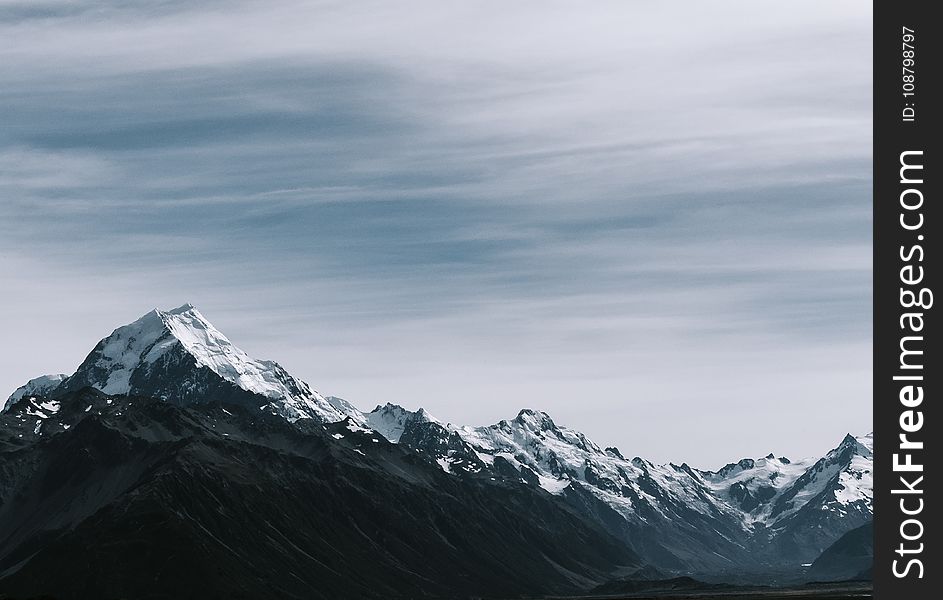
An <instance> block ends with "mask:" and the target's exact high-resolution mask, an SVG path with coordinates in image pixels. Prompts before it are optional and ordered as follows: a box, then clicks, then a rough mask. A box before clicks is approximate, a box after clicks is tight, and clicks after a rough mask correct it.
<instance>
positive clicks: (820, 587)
mask: <svg viewBox="0 0 943 600" xmlns="http://www.w3.org/2000/svg"><path fill="white" fill-rule="evenodd" d="M872 587H873V586H872V584H871V583H869V582H854V583H829V584H810V585H803V586H797V587H788V588H768V589H764V588H739V589H725V590H701V591H694V590H692V591H688V592H678V591H665V592H653V591H649V592H642V593H638V594H628V595H625V594H623V595H617V596H584V597H580V598H579V599H577V598H568V599H566V600H753V599H755V600H859V599H861V598H871V597H872ZM558 600H564V599H562V598H560V599H558Z"/></svg>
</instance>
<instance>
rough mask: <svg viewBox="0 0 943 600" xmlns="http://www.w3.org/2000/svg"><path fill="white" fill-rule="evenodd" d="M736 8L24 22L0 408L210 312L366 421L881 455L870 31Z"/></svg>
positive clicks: (184, 8)
mask: <svg viewBox="0 0 943 600" xmlns="http://www.w3.org/2000/svg"><path fill="white" fill-rule="evenodd" d="M719 4H720V5H722V6H723V8H724V9H723V10H720V9H718V8H717V6H714V5H705V4H703V3H696V2H689V3H687V6H686V9H685V10H686V11H687V13H688V16H689V17H690V18H687V19H684V21H683V22H680V21H679V20H677V19H676V18H673V17H674V16H676V14H677V12H676V11H677V9H678V6H677V5H674V6H672V7H661V6H656V5H647V4H646V5H629V4H627V3H626V4H623V3H619V2H609V3H602V4H600V5H599V6H598V8H597V9H596V10H594V11H592V12H590V11H585V10H580V7H579V6H574V5H569V4H566V3H557V2H550V3H540V4H536V3H528V2H525V3H520V4H514V5H512V6H507V5H505V4H504V3H497V2H481V3H476V4H473V5H450V4H440V3H435V4H429V3H421V2H406V3H401V4H398V5H396V6H395V7H394V6H392V5H389V4H387V3H379V2H377V3H372V2H368V3H359V4H356V5H353V4H348V3H339V2H305V1H294V0H292V1H288V2H282V3H277V4H272V3H264V2H255V1H249V2H237V3H219V2H208V3H201V4H199V5H191V4H190V3H185V2H176V1H171V2H163V3H159V4H158V5H152V4H150V3H116V2H110V1H107V0H96V1H89V2H60V1H58V0H44V1H42V2H39V3H22V2H11V1H9V0H0V48H2V51H3V53H4V55H5V56H7V57H9V60H6V61H4V62H3V64H0V83H2V88H0V111H2V112H3V113H4V114H5V115H7V118H8V120H9V122H10V123H11V124H12V125H11V126H10V127H6V128H3V129H2V130H0V197H2V198H3V201H2V202H0V278H2V279H3V281H4V282H6V287H5V294H4V295H3V299H2V308H3V310H2V311H0V314H2V317H0V327H2V329H3V331H4V334H5V335H4V341H5V343H4V345H3V348H2V351H0V352H2V354H0V388H2V389H0V394H2V395H3V397H5V396H6V395H7V394H9V393H10V392H12V391H13V390H14V389H15V388H16V387H18V386H19V385H21V384H23V383H24V382H25V381H26V380H27V379H30V378H32V377H35V376H38V375H41V374H44V373H53V372H63V373H71V372H72V371H74V369H75V367H76V366H78V364H79V363H80V362H81V361H82V359H83V358H84V357H85V355H86V354H87V353H88V352H89V351H90V350H91V349H92V347H93V346H94V344H95V343H96V342H97V341H98V340H99V339H101V338H102V337H105V336H106V335H108V334H109V333H110V332H111V331H112V330H113V329H114V328H115V327H118V326H120V325H123V324H126V323H128V322H131V321H133V320H135V319H136V318H138V317H139V316H141V315H142V314H143V313H145V312H146V311H147V310H149V309H151V308H154V307H160V308H172V307H175V306H178V305H180V304H182V303H184V302H191V303H193V304H194V305H195V306H197V307H198V308H199V309H200V311H201V312H202V313H203V314H204V315H206V317H207V318H208V319H209V320H210V321H211V322H213V323H214V324H215V325H216V326H217V327H218V328H219V329H220V330H221V331H222V332H224V333H225V334H226V335H227V336H228V337H229V338H230V339H231V340H232V341H233V342H234V343H235V344H236V345H238V346H240V347H241V348H243V349H244V350H246V351H247V352H248V353H249V354H251V355H253V356H256V357H258V358H265V359H272V360H277V361H278V362H279V363H280V364H282V365H283V366H285V367H286V368H287V369H288V370H289V371H290V372H291V373H293V374H295V375H297V376H298V377H300V378H302V379H304V380H305V381H307V382H308V383H310V384H311V385H312V386H313V387H314V388H315V389H318V390H319V391H321V392H322V393H324V394H329V395H336V396H340V397H343V398H345V399H347V400H349V401H351V402H353V403H354V404H355V405H357V406H358V407H359V408H361V409H364V410H369V409H371V408H372V407H373V406H374V405H376V404H383V403H386V402H392V403H396V404H401V405H403V406H405V407H407V408H410V409H416V408H419V407H420V406H421V407H424V408H426V409H427V410H429V411H430V412H431V413H432V414H434V415H436V416H437V417H438V418H440V419H442V420H446V421H450V422H453V423H462V424H472V425H482V424H489V423H494V422H496V421H498V420H500V419H506V418H512V417H513V416H514V415H516V414H517V411H518V410H519V409H521V408H524V407H530V408H535V409H539V410H543V411H545V412H547V413H549V414H550V415H551V416H552V417H553V418H554V420H555V421H556V422H557V423H559V424H563V425H566V426H568V427H571V428H573V429H578V430H580V431H583V432H585V433H586V434H587V435H588V436H590V437H591V438H592V439H594V441H596V442H597V443H599V444H600V445H603V446H610V445H614V446H618V447H619V448H620V449H621V451H622V452H623V453H624V454H626V455H627V456H634V455H639V456H642V457H644V458H646V459H649V460H652V461H654V462H659V463H661V462H668V461H673V462H676V463H680V462H684V461H686V462H688V463H690V464H692V465H695V466H698V467H707V468H717V467H719V466H722V465H723V464H725V463H727V462H730V461H731V460H736V459H739V458H742V457H748V456H749V457H760V456H764V455H766V454H767V453H769V452H773V453H775V454H776V455H777V456H779V455H786V456H791V457H800V456H816V455H821V454H822V453H823V452H824V451H827V450H828V449H830V448H832V447H834V446H835V445H837V444H838V443H839V442H840V440H841V438H842V436H843V435H844V434H845V433H852V434H855V435H862V434H865V433H867V432H868V431H870V430H871V428H872V416H871V415H872V413H871V406H872V389H871V386H872V382H871V225H872V218H871V183H872V182H871V156H872V154H871V117H872V115H871V110H872V105H871V99H872V95H871V42H872V38H871V7H870V6H867V5H861V4H860V3H854V2H850V1H848V2H844V1H843V2H836V3H833V4H828V5H822V4H820V3H812V2H798V3H790V4H789V5H757V4H755V3H750V2H745V1H744V2H721V3H719ZM732 14H736V15H738V17H739V18H738V19H737V20H736V22H734V20H733V19H731V18H729V15H732ZM367 15H369V18H366V17H367ZM813 15H814V18H813ZM3 390H6V391H3Z"/></svg>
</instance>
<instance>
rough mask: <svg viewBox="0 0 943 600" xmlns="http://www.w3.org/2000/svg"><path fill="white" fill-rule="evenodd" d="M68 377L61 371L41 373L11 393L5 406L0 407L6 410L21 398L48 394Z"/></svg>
mask: <svg viewBox="0 0 943 600" xmlns="http://www.w3.org/2000/svg"><path fill="white" fill-rule="evenodd" d="M66 377H68V375H63V374H61V373H60V374H58V375H41V376H40V377H36V378H34V379H30V380H29V381H27V382H26V383H24V384H23V385H21V386H20V387H18V388H16V390H15V391H14V392H13V393H12V394H10V397H9V398H7V400H6V402H5V403H4V404H3V408H2V409H0V412H4V411H5V410H7V409H8V408H10V406H11V405H12V404H13V403H14V402H16V401H17V400H19V399H20V398H25V397H26V396H46V395H48V394H49V392H51V391H52V390H54V389H56V388H57V387H59V385H60V384H61V383H62V382H63V380H65V378H66Z"/></svg>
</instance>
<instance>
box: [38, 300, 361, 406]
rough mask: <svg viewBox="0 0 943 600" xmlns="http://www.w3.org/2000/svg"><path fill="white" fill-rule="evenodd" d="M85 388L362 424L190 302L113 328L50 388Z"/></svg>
mask: <svg viewBox="0 0 943 600" xmlns="http://www.w3.org/2000/svg"><path fill="white" fill-rule="evenodd" d="M86 386H88V387H93V388H95V389H98V390H100V391H102V392H104V393H106V394H110V395H142V396H151V397H156V398H161V399H164V400H168V401H172V402H176V403H179V404H188V403H199V402H205V401H207V400H208V399H209V398H215V399H222V400H224V401H230V402H237V403H241V404H245V405H249V406H253V407H260V408H263V409H265V410H269V411H271V412H274V413H276V414H279V415H281V416H283V417H285V418H286V419H288V420H290V421H294V420H297V419H301V418H313V419H317V420H320V421H325V422H327V421H340V420H343V419H344V418H346V417H348V416H349V417H352V418H353V419H354V420H355V421H357V422H358V423H359V422H362V416H361V414H360V413H359V411H357V410H356V409H352V410H346V409H345V404H343V403H340V402H334V403H332V402H331V401H329V400H327V399H326V398H324V397H323V396H321V395H320V394H319V393H318V392H316V391H314V390H312V389H311V388H310V387H309V386H308V384H307V383H305V382H304V381H301V380H300V379H297V378H295V377H293V376H292V375H290V374H289V373H288V372H287V371H285V369H283V368H282V367H281V366H280V365H279V364H278V363H276V362H274V361H270V360H257V359H255V358H252V357H251V356H249V355H248V354H247V353H246V352H245V351H243V350H242V349H240V348H239V347H237V346H236V345H235V344H233V343H232V342H231V341H230V340H229V338H227V337H226V336H225V335H224V334H223V333H222V332H221V331H219V330H218V329H216V327H214V326H213V324H212V323H210V322H209V321H208V320H207V319H206V317H204V316H203V315H202V314H201V313H200V311H198V310H197V309H196V308H195V307H194V306H193V305H192V304H189V303H188V304H184V305H182V306H179V307H177V308H174V309H172V310H160V309H154V310H152V311H150V312H148V313H147V314H145V315H143V316H142V317H140V318H139V319H137V320H136V321H134V322H132V323H129V324H128V325H124V326H122V327H119V328H117V329H115V330H114V331H113V332H112V333H111V335H109V336H108V337H106V338H104V339H102V340H101V341H100V342H99V343H98V344H97V345H96V346H95V348H94V349H93V350H92V352H91V353H90V354H89V355H88V357H86V359H85V361H83V363H82V364H81V365H79V368H78V369H77V370H76V372H75V373H74V374H73V375H72V376H70V377H68V378H66V379H65V380H64V381H61V383H60V384H58V385H57V386H54V389H55V390H61V391H68V390H76V389H80V388H82V387H86ZM54 389H53V388H50V389H46V390H44V391H46V392H47V393H48V392H53V391H54ZM346 406H349V405H346ZM351 408H352V407H351Z"/></svg>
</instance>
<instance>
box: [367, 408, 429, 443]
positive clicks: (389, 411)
mask: <svg viewBox="0 0 943 600" xmlns="http://www.w3.org/2000/svg"><path fill="white" fill-rule="evenodd" d="M364 419H365V421H366V426H367V427H369V428H370V429H373V430H374V431H376V432H377V433H379V434H380V435H382V436H383V437H385V438H386V439H388V440H389V441H391V442H393V443H397V442H399V440H400V438H401V437H402V435H403V432H404V431H405V430H406V427H407V426H408V425H409V424H410V423H438V422H439V421H438V419H436V418H435V417H433V416H432V415H430V414H429V413H428V412H426V410H425V409H422V408H420V409H419V410H417V411H415V412H413V411H410V410H407V409H405V408H403V407H402V406H399V405H397V404H390V403H389V402H387V403H386V404H385V405H382V406H381V405H377V407H376V408H374V409H373V410H372V411H370V412H368V413H366V414H365V415H364Z"/></svg>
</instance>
